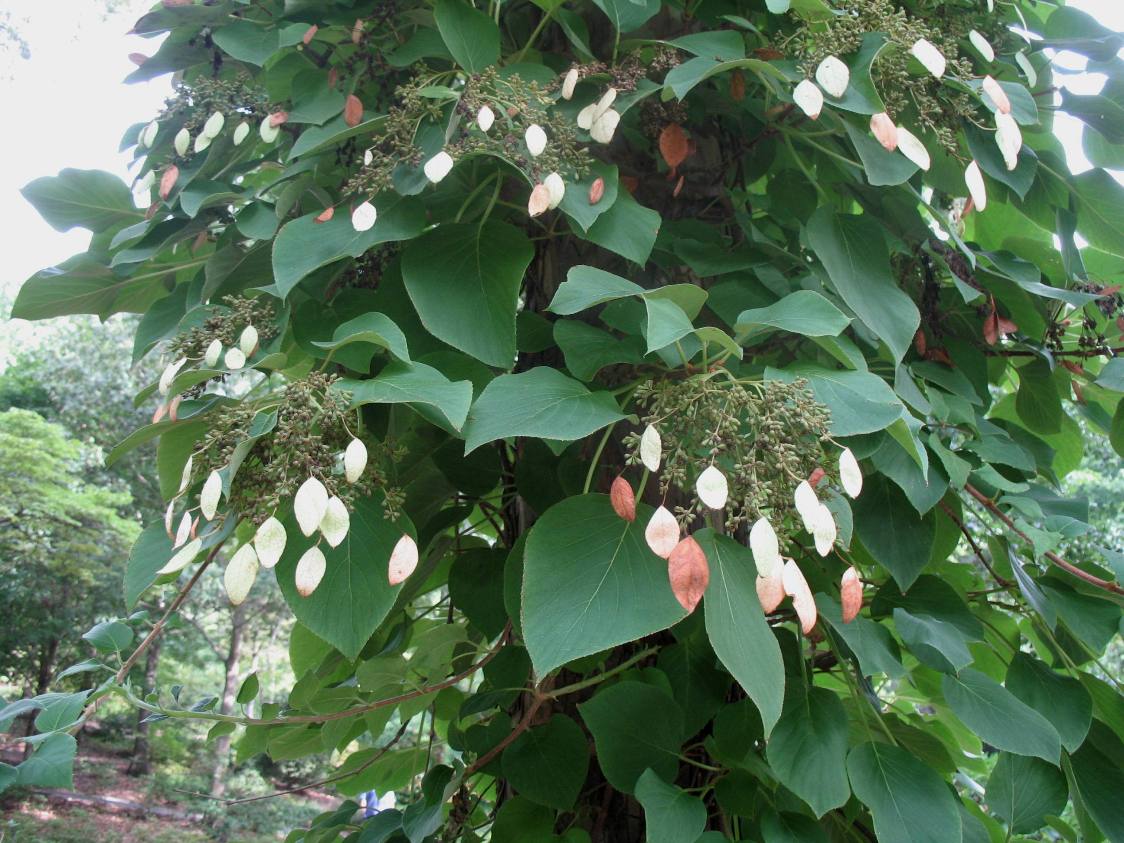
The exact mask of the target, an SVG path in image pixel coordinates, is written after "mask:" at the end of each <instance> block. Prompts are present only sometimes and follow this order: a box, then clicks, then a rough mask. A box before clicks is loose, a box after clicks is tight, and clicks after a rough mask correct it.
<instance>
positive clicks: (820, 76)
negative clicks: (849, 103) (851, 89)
mask: <svg viewBox="0 0 1124 843" xmlns="http://www.w3.org/2000/svg"><path fill="white" fill-rule="evenodd" d="M816 81H817V82H819V83H820V87H821V88H823V89H824V90H825V91H827V92H828V93H829V94H831V95H832V96H833V97H835V98H836V99H838V98H839V97H841V96H843V94H845V93H847V85H848V84H849V83H850V81H851V71H850V69H849V68H848V67H847V65H845V64H843V62H842V61H840V60H839V59H838V58H837V57H835V56H828V57H827V58H826V59H824V60H823V61H821V62H820V65H819V67H817V68H816Z"/></svg>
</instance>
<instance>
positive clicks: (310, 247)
mask: <svg viewBox="0 0 1124 843" xmlns="http://www.w3.org/2000/svg"><path fill="white" fill-rule="evenodd" d="M376 208H378V212H379V213H378V220H377V221H376V222H375V224H374V225H373V226H372V227H371V228H370V229H368V230H367V231H356V230H355V229H354V228H353V227H352V225H351V215H350V213H345V211H346V210H347V209H346V208H340V209H339V212H338V213H336V214H335V215H333V217H332V218H331V219H330V220H328V221H327V222H324V223H318V222H316V217H317V214H307V215H306V216H303V217H298V218H297V219H295V220H291V221H289V222H287V223H285V225H283V226H282V227H281V230H280V231H279V232H277V238H276V239H275V240H274V241H273V276H274V281H275V283H276V286H277V291H278V295H279V296H280V297H281V298H285V297H286V296H288V295H289V293H291V292H292V291H293V288H294V287H296V286H297V284H299V283H300V282H301V281H302V280H303V279H304V278H305V276H307V275H308V274H309V273H311V272H313V271H314V270H317V269H319V268H320V267H322V266H327V265H328V264H330V263H333V262H334V261H337V260H339V259H340V258H345V257H353V258H357V257H359V256H360V255H362V254H363V253H364V252H366V251H368V250H369V249H372V248H374V247H375V246H377V245H378V244H379V243H388V242H392V241H396V240H409V239H411V238H413V237H417V236H418V235H419V234H420V233H421V231H422V229H423V228H424V227H425V210H424V207H423V206H422V204H421V202H419V201H418V200H417V199H415V198H413V197H397V196H388V197H387V198H386V199H385V201H384V199H383V196H381V195H380V196H379V197H378V198H377V200H376Z"/></svg>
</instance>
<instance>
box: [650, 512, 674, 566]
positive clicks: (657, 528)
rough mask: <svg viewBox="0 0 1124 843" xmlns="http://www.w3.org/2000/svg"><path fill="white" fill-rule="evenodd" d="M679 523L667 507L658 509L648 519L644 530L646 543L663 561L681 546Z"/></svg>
mask: <svg viewBox="0 0 1124 843" xmlns="http://www.w3.org/2000/svg"><path fill="white" fill-rule="evenodd" d="M679 535H680V533H679V522H678V521H676V520H675V516H674V515H672V514H671V510H669V509H668V508H667V507H665V506H661V507H658V508H657V509H656V511H655V512H653V513H652V517H651V518H650V519H648V525H647V526H646V527H645V528H644V541H646V542H647V543H648V547H649V548H651V550H652V553H654V554H656V556H659V557H660V558H662V559H667V557H669V556H671V551H673V550H675V546H676V545H677V544H679Z"/></svg>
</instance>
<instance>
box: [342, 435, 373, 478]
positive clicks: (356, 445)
mask: <svg viewBox="0 0 1124 843" xmlns="http://www.w3.org/2000/svg"><path fill="white" fill-rule="evenodd" d="M366 467H367V446H366V445H364V444H363V442H362V441H361V440H359V439H352V440H351V441H350V442H348V443H347V448H346V449H345V450H344V452H343V476H344V477H345V478H347V482H348V483H354V482H355V481H356V480H358V479H359V478H360V477H361V476H362V474H363V469H364V468H366Z"/></svg>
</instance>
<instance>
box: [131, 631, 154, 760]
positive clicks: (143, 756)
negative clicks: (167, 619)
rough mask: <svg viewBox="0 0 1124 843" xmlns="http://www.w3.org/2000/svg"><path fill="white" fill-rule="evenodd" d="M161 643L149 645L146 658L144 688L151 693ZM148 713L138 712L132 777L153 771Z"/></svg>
mask: <svg viewBox="0 0 1124 843" xmlns="http://www.w3.org/2000/svg"><path fill="white" fill-rule="evenodd" d="M160 641H161V639H160V638H159V637H157V638H156V639H154V640H153V642H152V644H151V645H149V648H148V650H147V654H146V655H145V657H144V688H145V690H146V691H150V690H152V689H153V688H155V687H156V670H157V668H158V667H159V666H160ZM146 717H148V712H146V711H138V712H137V729H136V739H135V740H134V741H133V759H132V760H131V761H130V762H129V769H128V773H129V775H130V776H147V775H148V774H149V772H150V771H151V769H152V757H151V754H152V753H151V748H150V747H149V744H148V730H149V727H150V726H151V724H150V723H146V722H145V718H146Z"/></svg>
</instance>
